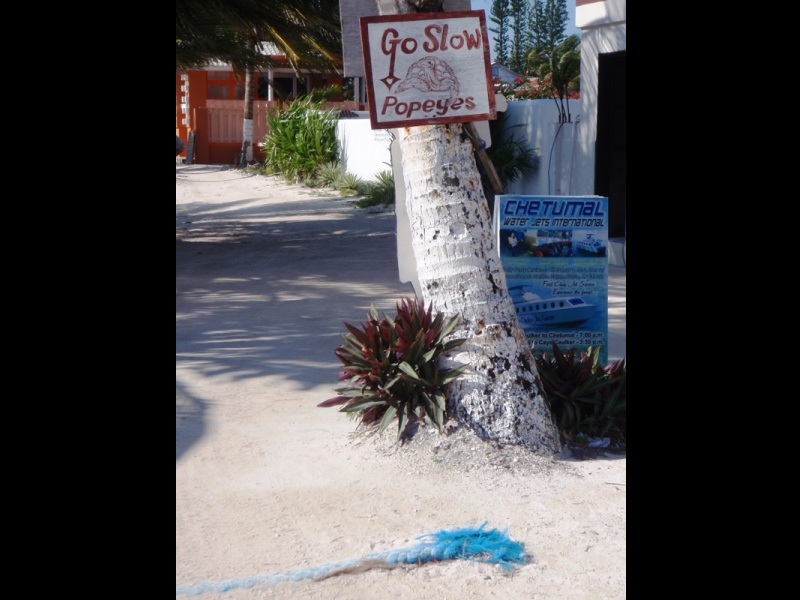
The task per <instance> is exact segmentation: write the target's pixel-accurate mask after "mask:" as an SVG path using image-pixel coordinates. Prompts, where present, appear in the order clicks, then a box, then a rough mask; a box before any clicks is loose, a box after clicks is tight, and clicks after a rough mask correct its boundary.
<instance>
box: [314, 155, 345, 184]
mask: <svg viewBox="0 0 800 600" xmlns="http://www.w3.org/2000/svg"><path fill="white" fill-rule="evenodd" d="M342 175H344V170H343V169H342V166H341V164H340V163H339V162H338V161H331V162H327V163H325V164H324V165H322V166H321V167H319V169H317V172H316V174H315V175H314V181H313V183H314V185H315V186H319V187H330V188H332V187H334V184H335V183H336V181H337V180H338V179H339V178H341V176H342Z"/></svg>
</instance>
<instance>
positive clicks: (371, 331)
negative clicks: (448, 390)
mask: <svg viewBox="0 0 800 600" xmlns="http://www.w3.org/2000/svg"><path fill="white" fill-rule="evenodd" d="M459 319H460V318H459V317H458V316H454V317H452V318H451V319H448V320H446V321H445V318H444V314H443V313H437V314H436V315H435V316H434V315H432V305H430V306H428V308H427V309H426V308H425V304H424V302H423V301H422V300H417V299H410V298H403V299H402V300H400V301H399V302H398V303H397V316H396V317H395V318H394V319H391V318H389V317H387V316H386V315H383V317H381V318H379V317H378V313H377V311H376V310H375V308H374V307H373V308H371V309H370V311H369V314H368V318H367V321H365V322H363V323H361V328H360V329H359V328H357V327H355V326H353V325H351V324H349V323H345V324H344V325H345V327H346V328H347V331H348V333H346V334H344V335H343V337H344V340H345V341H344V343H343V344H342V345H341V346H339V347H338V348H336V349H335V350H334V354H335V355H336V357H337V358H338V359H339V360H340V361H341V362H342V364H343V365H344V370H343V371H342V373H341V374H340V376H339V381H346V382H347V384H346V385H345V386H344V387H340V388H338V389H337V390H336V391H337V393H338V395H337V396H335V397H333V398H330V399H328V400H325V401H324V402H321V403H320V404H319V405H318V406H323V407H329V406H341V408H340V409H339V411H340V412H344V413H348V414H354V415H355V416H356V418H358V419H359V426H360V427H364V428H367V429H372V430H377V431H379V432H383V431H384V430H385V429H386V428H387V427H388V426H389V424H390V423H392V422H393V421H395V420H396V421H397V437H398V439H400V437H401V436H402V434H403V431H404V430H405V428H406V427H409V426H412V425H414V424H417V423H419V422H425V423H429V424H433V425H435V426H436V427H437V428H438V429H439V431H441V430H442V428H443V426H444V423H445V420H446V416H447V415H446V412H447V409H446V401H445V393H444V388H445V386H446V385H447V384H448V383H450V382H451V381H453V380H454V379H455V378H456V377H458V376H459V375H460V374H461V373H462V372H463V371H464V370H465V369H466V368H467V366H468V365H461V366H459V367H456V368H454V369H441V368H439V365H438V361H439V358H440V357H441V356H442V354H443V353H444V352H447V351H448V350H451V349H453V348H455V347H457V346H459V345H461V344H462V343H464V341H466V340H464V339H451V340H449V341H445V338H446V337H447V336H448V335H449V334H450V333H451V332H452V331H453V329H454V328H455V326H456V325H457V324H458V322H459Z"/></svg>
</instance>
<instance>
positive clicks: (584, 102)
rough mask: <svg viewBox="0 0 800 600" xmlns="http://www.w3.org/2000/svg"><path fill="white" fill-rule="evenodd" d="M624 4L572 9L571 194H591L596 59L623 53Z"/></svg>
mask: <svg viewBox="0 0 800 600" xmlns="http://www.w3.org/2000/svg"><path fill="white" fill-rule="evenodd" d="M626 20H627V0H604V1H603V2H592V3H589V4H583V5H581V6H578V7H576V11H575V25H576V26H577V27H579V28H580V30H581V114H582V115H583V117H582V119H581V126H580V132H579V133H580V135H579V136H578V147H577V152H576V160H575V173H574V178H573V185H574V188H573V190H574V191H573V192H572V193H573V194H575V195H584V194H592V193H594V164H595V144H596V142H597V80H598V73H597V67H598V60H599V59H598V56H599V55H600V54H605V53H608V52H618V51H621V50H626V49H627V48H626V47H625V38H626V26H627V23H626Z"/></svg>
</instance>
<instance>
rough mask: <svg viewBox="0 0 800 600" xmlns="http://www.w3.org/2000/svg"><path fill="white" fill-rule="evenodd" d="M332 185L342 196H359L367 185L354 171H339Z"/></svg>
mask: <svg viewBox="0 0 800 600" xmlns="http://www.w3.org/2000/svg"><path fill="white" fill-rule="evenodd" d="M332 187H333V188H334V189H336V190H337V191H338V192H339V194H340V195H342V196H360V195H361V194H363V193H364V192H365V191H366V190H367V187H368V183H367V182H366V181H364V180H363V179H362V178H361V177H360V176H358V175H356V174H355V173H341V174H340V175H339V177H337V178H336V180H335V181H334V182H333V185H332Z"/></svg>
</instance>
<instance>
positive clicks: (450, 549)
mask: <svg viewBox="0 0 800 600" xmlns="http://www.w3.org/2000/svg"><path fill="white" fill-rule="evenodd" d="M416 539H418V540H425V541H422V542H420V543H419V544H416V545H415V546H411V547H410V548H402V549H400V550H391V551H389V552H383V553H377V554H368V555H367V556H364V557H362V558H359V559H355V560H350V561H345V562H338V563H331V564H328V565H322V566H319V567H311V568H307V569H299V570H296V571H288V572H286V573H278V574H275V575H259V576H254V577H243V578H237V579H228V580H225V581H218V582H203V583H197V584H194V585H179V586H177V587H176V588H175V595H176V596H182V595H183V596H196V595H198V594H202V593H205V592H227V591H230V590H233V589H241V588H252V587H255V586H256V585H274V584H276V583H281V582H284V581H303V580H306V579H323V578H324V577H326V576H330V575H331V574H335V573H337V572H340V571H342V572H346V571H347V569H355V568H358V567H366V568H379V567H380V565H381V564H384V565H387V566H389V565H402V564H406V565H413V564H423V563H428V562H434V561H444V560H455V559H463V560H472V561H476V562H485V563H495V564H497V565H500V567H502V568H503V569H504V570H506V571H511V570H514V569H516V568H517V566H518V565H522V564H525V563H526V562H527V561H528V556H527V555H526V554H525V547H524V546H523V545H522V544H521V543H519V542H516V541H514V540H512V539H511V538H510V537H508V534H507V532H506V531H498V530H497V529H489V530H487V529H486V522H484V523H483V524H482V525H481V526H480V527H461V528H459V529H449V530H448V529H442V530H440V531H436V532H433V533H426V534H424V535H421V536H418V537H417V538H416Z"/></svg>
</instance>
